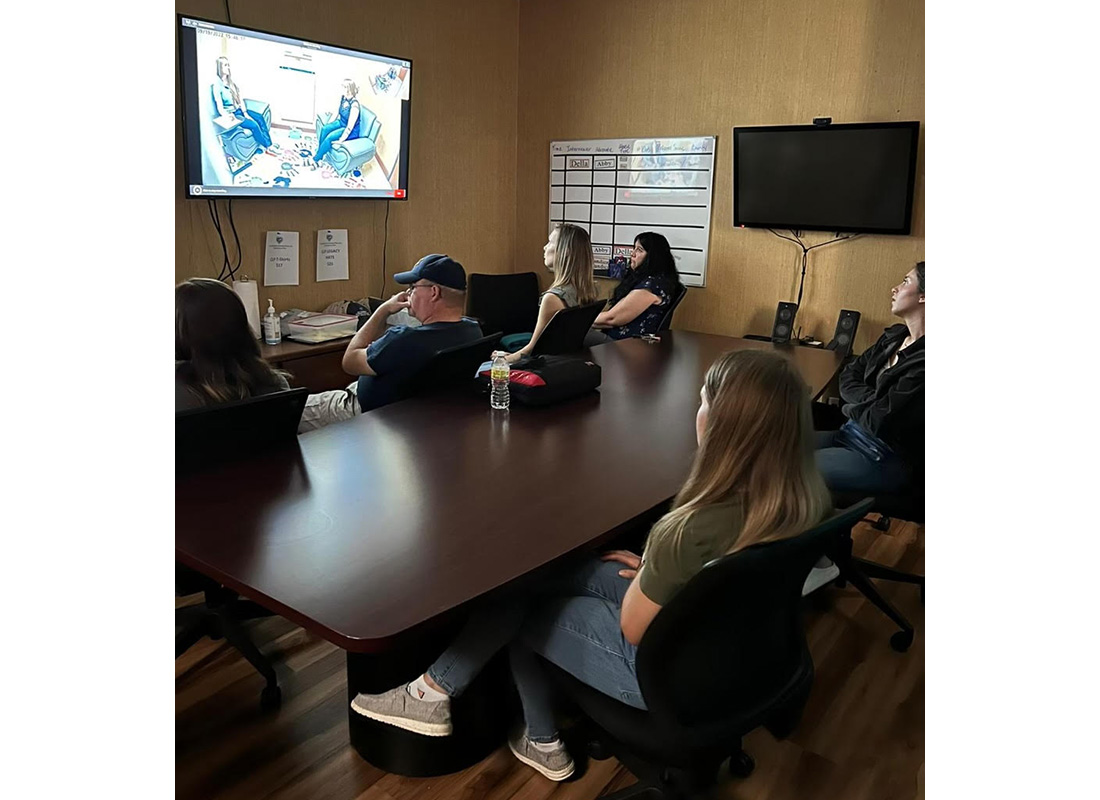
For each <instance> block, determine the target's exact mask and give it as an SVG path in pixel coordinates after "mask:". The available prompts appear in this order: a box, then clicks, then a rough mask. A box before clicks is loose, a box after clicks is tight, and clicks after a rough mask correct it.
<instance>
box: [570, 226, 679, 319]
mask: <svg viewBox="0 0 1100 800" xmlns="http://www.w3.org/2000/svg"><path fill="white" fill-rule="evenodd" d="M681 288H682V284H681V283H680V273H679V272H677V271H676V259H675V258H673V256H672V250H670V249H669V246H668V239H666V238H665V237H664V236H662V235H661V234H659V233H653V232H652V231H646V232H645V233H640V234H638V238H636V239H635V240H634V251H633V252H632V253H631V254H630V272H629V273H628V274H627V276H626V277H625V278H623V279H622V282H621V283H620V284H619V285H618V286H617V287H616V288H615V292H614V293H613V294H612V295H611V304H610V306H609V307H608V309H607V311H604V312H602V313H601V314H600V315H599V316H598V317H596V322H595V323H594V324H593V326H592V327H593V328H596V329H598V330H600V331H602V332H603V333H604V334H605V335H607V336H608V337H610V338H612V339H629V338H630V337H631V336H643V335H645V334H647V333H656V332H657V328H658V327H660V325H661V320H662V319H664V316H665V312H666V311H668V307H669V305H671V304H672V301H673V300H675V299H676V296H677V295H678V294H679V293H680V290H681Z"/></svg>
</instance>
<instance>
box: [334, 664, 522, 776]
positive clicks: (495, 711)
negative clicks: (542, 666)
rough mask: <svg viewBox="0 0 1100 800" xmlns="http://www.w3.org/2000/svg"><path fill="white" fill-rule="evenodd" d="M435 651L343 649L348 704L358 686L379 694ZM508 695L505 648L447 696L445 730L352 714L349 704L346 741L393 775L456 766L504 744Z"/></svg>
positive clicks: (407, 677)
mask: <svg viewBox="0 0 1100 800" xmlns="http://www.w3.org/2000/svg"><path fill="white" fill-rule="evenodd" d="M426 650H427V651H428V652H426ZM440 651H441V649H440V648H439V646H438V644H437V645H436V646H435V647H434V648H415V647H414V648H413V649H411V650H407V649H402V650H401V651H400V652H393V653H381V654H363V653H348V702H349V704H350V702H351V699H352V698H353V697H355V695H356V694H358V693H359V692H368V693H370V694H378V693H380V692H384V691H386V690H387V689H392V688H393V687H394V686H397V685H398V684H400V683H402V682H406V683H407V682H408V681H411V680H413V679H414V678H416V677H417V676H419V675H420V674H421V673H423V672H424V670H425V669H427V667H428V666H429V665H430V664H431V662H432V661H433V660H434V659H435V658H436V657H437V656H438V655H439V652H440ZM513 698H514V690H513V689H512V685H511V679H510V675H509V672H508V659H507V653H506V652H503V651H502V652H501V653H500V654H498V655H497V656H496V657H495V658H494V659H493V660H492V661H490V662H489V664H488V666H487V667H486V668H485V669H484V670H482V672H481V674H480V675H479V676H478V678H477V680H475V681H474V682H473V684H472V685H471V686H470V687H469V689H467V690H466V691H465V692H464V693H463V694H462V696H461V697H457V698H455V699H453V700H452V701H451V718H452V721H453V723H454V733H452V734H451V735H450V736H421V735H419V734H416V733H410V732H409V731H405V730H402V729H400V728H395V727H393V726H392V725H386V724H384V723H381V722H377V721H375V720H373V719H368V718H367V717H364V716H362V715H361V714H357V713H356V712H355V711H352V710H351V707H350V705H349V707H348V729H349V731H350V734H351V745H352V747H354V748H355V750H356V751H357V752H358V753H359V755H361V756H362V757H363V758H364V759H366V760H367V761H368V762H370V763H371V764H373V765H374V766H376V767H378V768H379V769H383V770H385V771H386V772H392V773H394V774H396V775H404V776H406V777H409V778H428V777H434V776H436V775H448V774H450V773H454V772H460V771H461V770H464V769H466V768H467V767H470V766H473V765H474V764H476V763H477V762H479V761H481V760H482V759H483V758H485V757H486V756H487V755H489V754H490V753H491V752H493V751H494V750H496V749H497V748H498V747H500V746H501V745H502V744H504V742H505V740H506V737H507V732H508V726H509V723H510V722H512V721H513V720H515V719H516V718H517V715H518V711H517V710H516V708H515V702H514V699H513Z"/></svg>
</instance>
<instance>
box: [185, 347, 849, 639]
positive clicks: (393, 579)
mask: <svg viewBox="0 0 1100 800" xmlns="http://www.w3.org/2000/svg"><path fill="white" fill-rule="evenodd" d="M745 348H751V349H772V348H775V349H778V350H780V351H781V352H783V353H784V354H786V355H788V357H790V358H792V359H793V360H794V361H795V362H796V363H797V365H798V367H799V370H800V372H801V373H802V375H803V377H804V378H805V379H806V381H807V383H809V384H810V386H811V389H812V391H813V392H814V394H815V395H816V394H818V393H820V391H821V390H822V389H823V388H824V387H825V386H826V385H827V384H828V383H829V381H830V380H831V379H832V377H833V376H834V375H835V374H836V372H837V370H838V369H839V366H840V363H841V359H840V357H839V356H837V355H836V354H835V353H834V352H832V351H825V350H818V349H813V348H804V347H781V348H779V347H776V346H775V345H772V344H771V343H769V342H758V341H749V340H745V339H731V338H727V337H721V336H714V335H709V334H695V333H687V332H683V331H679V332H665V333H664V334H662V340H661V342H659V343H657V344H648V343H646V342H644V341H641V340H637V339H632V340H626V341H621V342H615V343H613V344H607V345H601V346H599V347H595V348H592V350H591V351H590V353H591V357H592V358H593V360H595V361H596V362H597V363H599V364H600V366H601V367H602V369H603V383H602V386H601V387H600V390H599V392H596V393H593V394H591V395H589V396H587V397H585V398H581V399H578V400H575V401H572V402H568V403H563V404H560V405H556V406H552V407H549V408H526V407H522V406H515V405H513V408H512V409H511V410H510V411H508V412H493V411H492V410H491V409H490V408H489V402H488V398H487V397H472V396H466V395H461V396H439V397H431V398H417V399H413V400H407V401H404V402H401V403H395V404H393V405H390V406H386V407H384V408H381V409H377V410H375V411H372V412H370V413H368V414H364V415H362V416H360V417H357V418H355V419H354V420H351V421H348V422H343V423H340V424H338V425H333V426H330V427H328V428H324V429H322V430H319V431H315V432H312V433H309V434H305V435H302V436H300V437H298V442H297V444H296V445H295V446H294V447H293V448H292V449H291V450H288V451H280V452H277V453H269V454H267V455H265V456H264V457H262V458H258V459H255V460H251V461H245V462H239V463H237V464H233V465H228V466H226V467H223V468H220V469H217V470H214V471H210V472H206V473H203V474H200V475H196V476H190V477H187V478H182V479H180V480H179V481H177V484H176V556H177V559H178V560H179V561H180V562H181V563H184V564H186V565H188V566H190V567H193V568H195V569H197V570H199V571H200V572H203V573H204V574H207V575H209V576H210V577H212V578H215V579H216V580H219V581H221V582H222V583H224V584H226V585H228V586H230V587H231V588H234V589H236V590H238V591H240V592H241V593H242V594H244V595H246V596H248V597H251V598H252V599H254V600H256V601H257V602H259V603H261V604H262V605H264V606H266V607H268V608H270V609H271V610H272V611H274V612H276V613H278V614H281V615H283V616H285V617H287V618H288V619H291V620H293V621H295V622H297V623H298V624H301V625H302V626H304V627H306V628H307V629H309V630H312V631H314V632H316V633H317V634H319V635H320V636H323V637H324V638H326V639H328V640H329V641H331V642H333V643H335V644H337V645H338V646H340V647H342V648H344V649H345V650H348V651H351V652H375V651H378V650H381V649H385V647H386V646H387V643H388V640H390V639H392V637H395V636H396V635H398V634H399V633H401V632H403V631H406V630H408V629H410V628H412V627H414V626H416V625H418V624H420V623H422V622H425V621H427V620H430V619H432V618H434V617H436V616H438V615H440V614H442V613H444V612H447V611H449V610H450V609H453V608H455V607H457V606H459V605H461V604H463V603H465V602H466V601H468V600H471V599H473V598H475V597H478V596H479V595H482V594H484V593H486V592H488V591H490V590H492V589H495V588H497V587H499V586H502V585H504V584H506V583H508V582H510V581H512V580H514V579H516V578H518V577H520V576H522V575H525V574H527V573H529V572H531V571H532V570H534V569H537V568H538V567H540V566H542V565H545V564H547V563H549V562H551V561H553V560H555V559H558V558H560V557H561V556H563V555H565V554H567V553H570V552H572V551H575V550H578V549H583V548H586V547H592V546H594V545H595V544H597V543H599V542H600V541H602V540H605V539H606V538H607V536H608V535H609V534H610V533H611V532H613V531H615V530H618V529H620V528H621V527H622V526H623V525H624V524H626V523H628V522H629V521H631V520H634V519H638V518H641V517H644V515H645V514H646V513H647V512H649V511H651V510H652V509H654V508H656V507H658V506H659V505H661V504H662V503H665V502H667V501H668V500H669V499H670V498H671V497H673V496H674V495H675V493H676V491H677V490H678V489H679V487H680V485H681V484H682V482H683V480H684V478H685V477H686V475H687V472H688V468H689V466H690V464H691V459H692V457H693V455H694V452H695V446H696V445H695V411H696V409H697V407H698V403H699V387H700V386H701V383H702V377H703V374H704V373H705V371H706V369H707V367H709V366H710V364H711V363H712V362H713V361H714V360H715V358H717V357H718V356H719V355H720V354H721V353H723V352H726V351H728V350H734V349H745Z"/></svg>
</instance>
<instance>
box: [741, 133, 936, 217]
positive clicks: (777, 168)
mask: <svg viewBox="0 0 1100 800" xmlns="http://www.w3.org/2000/svg"><path fill="white" fill-rule="evenodd" d="M919 133H920V123H919V122H883V123H858V124H850V125H781V126H760V127H744V128H734V129H733V224H734V227H749V228H788V229H792V230H821V231H835V232H838V233H840V232H850V233H891V234H908V233H909V230H910V226H911V221H912V216H913V187H914V183H915V180H916V173H917V138H918V135H919Z"/></svg>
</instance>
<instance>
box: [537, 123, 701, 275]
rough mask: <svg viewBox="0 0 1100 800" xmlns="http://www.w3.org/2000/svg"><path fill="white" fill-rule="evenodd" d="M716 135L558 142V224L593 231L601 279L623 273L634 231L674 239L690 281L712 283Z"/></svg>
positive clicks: (554, 155) (553, 209)
mask: <svg viewBox="0 0 1100 800" xmlns="http://www.w3.org/2000/svg"><path fill="white" fill-rule="evenodd" d="M716 145H717V137H716V136H680V137H664V138H662V137H653V138H648V139H586V140H572V141H556V142H551V143H550V203H549V206H550V209H549V211H550V214H549V218H550V224H549V227H550V229H553V227H554V225H555V224H556V223H558V222H570V223H572V224H574V225H579V226H580V227H582V228H584V229H585V230H587V231H588V233H589V235H590V236H591V237H592V256H593V260H594V262H595V274H596V277H598V278H616V277H619V276H620V272H619V270H621V269H622V268H623V265H624V262H625V260H626V259H628V258H629V253H630V249H631V248H632V247H633V245H634V237H635V236H637V235H638V234H639V233H641V232H642V231H655V232H657V233H660V234H662V235H664V237H665V238H666V239H668V242H669V245H670V246H671V248H672V254H673V255H674V256H675V257H676V268H677V269H679V270H680V276H681V279H682V280H683V282H684V285H685V286H706V284H707V255H708V253H709V250H710V216H711V200H712V198H713V196H714V158H715V155H716V150H715V147H716Z"/></svg>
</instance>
